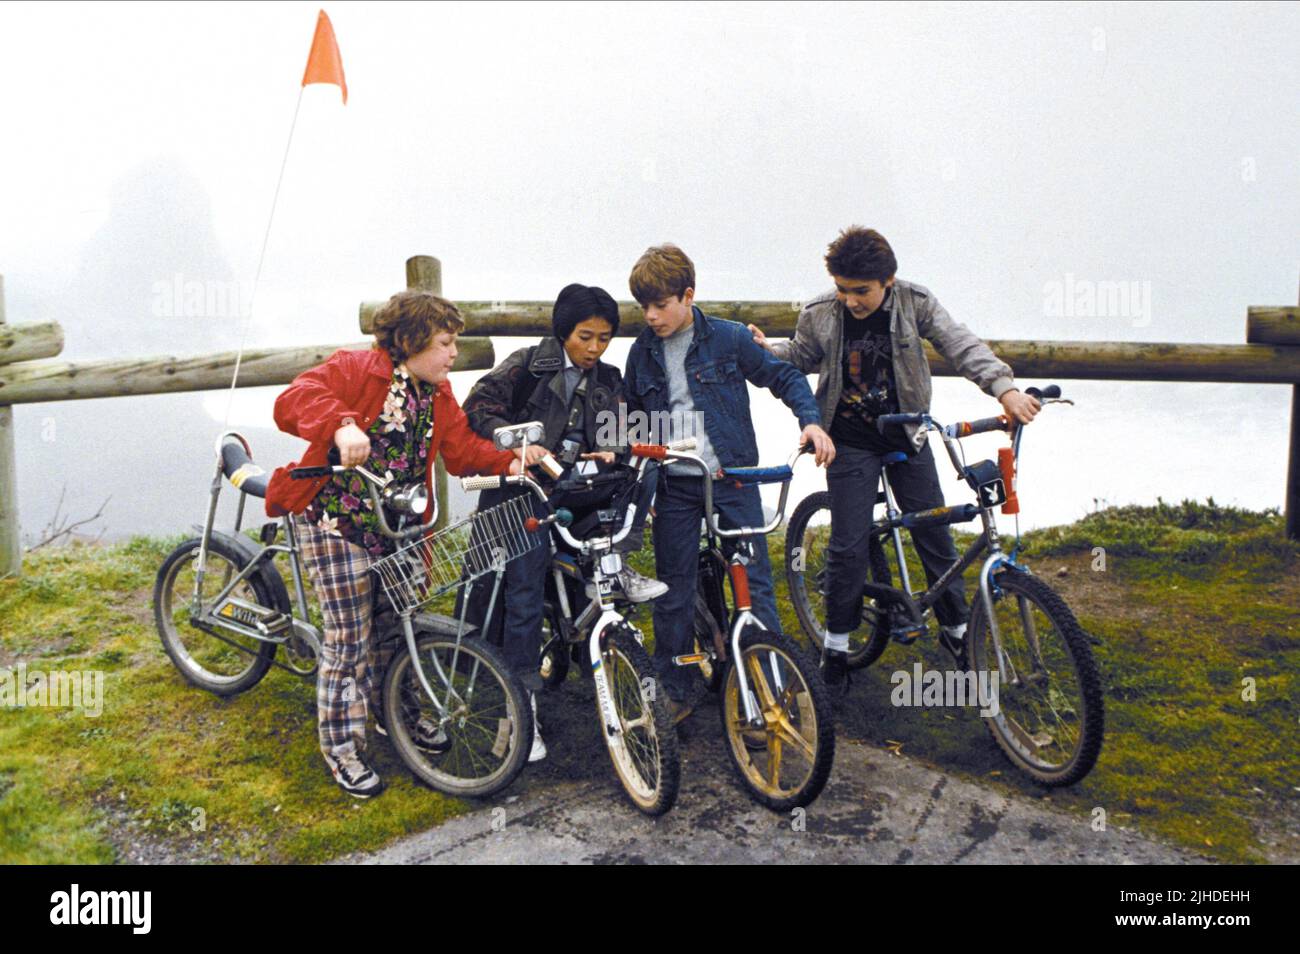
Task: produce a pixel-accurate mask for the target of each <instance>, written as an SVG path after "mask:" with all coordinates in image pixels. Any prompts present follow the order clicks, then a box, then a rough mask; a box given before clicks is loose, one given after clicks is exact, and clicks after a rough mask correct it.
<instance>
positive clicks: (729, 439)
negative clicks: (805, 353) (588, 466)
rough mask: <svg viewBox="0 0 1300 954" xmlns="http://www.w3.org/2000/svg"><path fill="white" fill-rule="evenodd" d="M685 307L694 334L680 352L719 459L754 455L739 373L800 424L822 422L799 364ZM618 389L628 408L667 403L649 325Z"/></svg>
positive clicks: (658, 347)
mask: <svg viewBox="0 0 1300 954" xmlns="http://www.w3.org/2000/svg"><path fill="white" fill-rule="evenodd" d="M691 310H692V312H693V313H694V317H695V338H694V340H693V341H692V342H691V346H690V348H689V349H688V350H687V352H686V372H687V380H688V382H689V383H690V388H691V398H692V399H693V400H694V401H695V408H696V410H697V411H702V412H703V414H704V431H705V433H706V434H708V436H709V442H710V443H711V444H712V445H713V450H714V453H716V454H717V455H718V462H719V463H721V464H722V466H723V467H749V466H753V465H755V464H757V463H759V460H758V443H757V441H756V440H755V438H754V423H753V421H752V420H751V419H750V415H749V391H748V389H747V388H746V387H745V382H746V381H749V382H750V383H752V384H754V385H756V386H758V387H761V388H767V389H768V390H769V391H771V392H772V393H773V394H775V395H776V396H777V397H779V398H780V399H781V400H782V401H784V402H785V404H786V406H787V407H789V408H790V410H792V411H793V412H794V413H795V416H796V417H797V418H798V419H799V429H800V430H802V429H803V428H805V427H807V426H808V425H809V424H817V425H820V424H821V414H820V413H819V411H818V409H817V401H816V399H815V398H814V397H813V393H812V389H811V388H809V387H808V380H807V379H806V378H805V377H804V376H803V374H802V373H801V372H800V371H799V369H798V368H796V367H795V366H794V365H792V364H790V363H789V362H786V361H782V360H780V359H779V358H775V357H773V356H772V355H771V354H770V353H769V352H768V351H767V350H766V349H765V348H762V347H760V346H759V345H757V344H755V343H754V338H753V336H752V335H751V334H750V333H749V330H748V329H747V328H746V327H745V326H744V325H742V324H739V323H737V322H734V321H726V320H724V319H722V318H714V317H713V316H711V315H706V314H704V312H702V311H700V309H698V308H696V307H694V306H692V308H691ZM623 394H624V396H625V397H626V400H627V407H628V410H629V412H630V411H640V412H643V413H645V414H654V413H656V412H660V413H667V412H668V411H669V406H668V372H667V371H666V370H665V368H664V345H663V341H662V340H660V338H659V337H658V335H656V334H655V333H654V332H653V331H651V330H650V329H649V328H645V329H643V330H642V331H641V334H639V335H637V339H636V341H634V342H633V343H632V349H631V350H630V351H629V352H628V355H627V370H626V372H625V373H624V376H623Z"/></svg>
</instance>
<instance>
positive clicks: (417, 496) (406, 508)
mask: <svg viewBox="0 0 1300 954" xmlns="http://www.w3.org/2000/svg"><path fill="white" fill-rule="evenodd" d="M384 503H385V504H387V505H388V506H389V507H390V508H391V509H392V510H394V511H396V512H397V513H409V514H414V515H415V516H417V517H419V516H423V514H424V512H425V511H426V510H428V509H429V488H427V487H426V486H425V485H424V484H411V485H410V486H407V487H403V488H401V489H400V490H388V491H385V493H384Z"/></svg>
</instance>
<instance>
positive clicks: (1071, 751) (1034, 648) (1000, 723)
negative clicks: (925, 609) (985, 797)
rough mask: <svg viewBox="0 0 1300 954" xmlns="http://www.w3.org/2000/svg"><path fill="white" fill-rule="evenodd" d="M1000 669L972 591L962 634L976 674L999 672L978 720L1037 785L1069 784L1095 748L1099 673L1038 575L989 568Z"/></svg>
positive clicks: (1088, 764)
mask: <svg viewBox="0 0 1300 954" xmlns="http://www.w3.org/2000/svg"><path fill="white" fill-rule="evenodd" d="M992 583H993V586H994V596H993V603H994V612H995V613H996V614H997V621H998V633H999V636H1000V637H1001V642H1002V668H1001V670H999V669H998V666H997V663H996V661H995V660H994V652H993V640H992V637H991V636H990V634H989V623H988V613H987V611H986V610H985V608H984V602H983V600H981V599H980V598H979V595H978V594H977V595H976V597H975V600H974V602H973V604H972V606H971V620H970V627H969V635H968V637H967V641H968V645H969V647H970V652H971V656H970V659H971V665H972V668H973V669H974V670H975V672H976V673H977V674H982V673H984V672H989V673H990V681H991V679H992V675H993V674H998V682H997V684H996V685H997V693H996V698H997V705H996V707H990V708H996V710H997V712H996V714H994V715H991V716H986V717H985V719H984V724H985V725H986V726H987V727H988V729H989V732H990V733H991V734H992V735H993V738H994V740H995V741H996V742H997V744H998V745H999V746H1000V747H1001V749H1002V751H1003V752H1005V753H1006V755H1007V757H1008V758H1009V759H1010V760H1011V762H1012V763H1013V764H1014V765H1015V766H1016V767H1017V768H1019V769H1020V770H1021V771H1023V772H1025V773H1026V774H1027V775H1029V776H1030V777H1031V778H1034V779H1035V780H1037V781H1039V782H1041V783H1043V784H1044V785H1052V786H1059V785H1071V784H1073V783H1074V782H1077V781H1079V779H1081V778H1083V777H1084V776H1085V775H1087V774H1088V773H1089V772H1090V771H1091V770H1092V767H1093V766H1094V765H1095V764H1096V763H1097V756H1098V754H1099V753H1100V752H1101V743H1102V736H1103V733H1104V723H1105V714H1104V712H1103V704H1102V694H1101V676H1100V675H1099V673H1098V671H1097V663H1096V661H1095V660H1094V659H1093V656H1092V650H1091V649H1090V648H1089V646H1088V634H1087V633H1085V632H1084V631H1083V628H1082V627H1081V626H1080V625H1079V623H1078V620H1076V619H1075V617H1074V613H1072V612H1071V611H1070V608H1069V607H1068V606H1066V604H1065V601H1064V600H1062V599H1061V597H1060V596H1058V595H1057V594H1056V592H1055V591H1054V590H1053V589H1052V588H1051V587H1049V586H1048V585H1047V584H1046V583H1044V582H1043V581H1042V580H1040V579H1038V578H1037V577H1034V576H1030V575H1029V574H1027V573H1024V572H1021V571H1020V570H1016V569H1012V568H1006V569H1003V570H1001V571H999V572H998V573H995V574H994V575H993V579H992Z"/></svg>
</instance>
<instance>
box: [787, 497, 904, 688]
mask: <svg viewBox="0 0 1300 954" xmlns="http://www.w3.org/2000/svg"><path fill="white" fill-rule="evenodd" d="M830 520H831V495H830V492H829V491H825V490H822V491H819V492H817V493H815V494H809V495H808V496H807V497H805V498H804V499H803V500H801V501H800V502H799V506H798V507H796V508H795V511H794V514H793V515H791V517H790V524H789V526H788V527H787V528H786V532H785V551H786V552H785V579H786V583H787V584H788V585H789V588H790V602H791V603H793V604H794V612H795V615H796V616H797V617H798V618H799V626H800V628H801V629H802V630H803V633H804V636H805V641H806V642H807V643H808V645H810V646H811V647H812V648H813V649H814V650H816V651H817V652H821V650H822V641H823V640H824V639H825V633H826V617H825V614H824V607H825V600H826V550H827V547H829V545H830V538H831V525H830ZM880 539H881V538H880V536H877V537H876V540H875V541H873V550H874V551H875V552H874V554H873V558H872V565H871V579H872V580H874V581H875V582H877V583H880V584H883V585H886V586H887V585H889V584H890V582H891V574H890V572H889V563H888V559H887V557H886V556H885V553H884V550H883V547H881V546H880ZM888 645H889V614H888V612H887V611H886V608H885V607H884V606H883V605H882V604H880V603H878V602H877V601H875V600H871V599H864V601H863V605H862V623H861V625H860V626H859V627H858V629H857V631H856V632H854V633H853V634H852V635H850V636H849V652H848V666H849V668H850V669H864V668H866V667H867V666H870V665H871V664H872V663H873V662H875V661H876V660H877V659H879V658H880V654H881V653H883V652H884V651H885V647H886V646H888Z"/></svg>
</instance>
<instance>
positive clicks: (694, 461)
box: [666, 444, 813, 537]
mask: <svg viewBox="0 0 1300 954" xmlns="http://www.w3.org/2000/svg"><path fill="white" fill-rule="evenodd" d="M812 450H813V447H812V445H811V444H804V445H803V446H802V447H800V448H799V449H798V450H796V451H795V452H794V453H793V454H791V455H790V458H789V460H787V461H786V467H787V468H788V469H789V470H791V471H793V470H794V465H795V464H796V463H798V461H799V458H800V457H802V456H803V455H804V454H809V453H812ZM666 459H668V460H674V461H681V462H682V463H684V464H690V465H691V466H692V467H695V468H696V469H697V470H699V472H700V475H701V477H702V478H703V480H704V513H705V517H706V519H707V520H708V523H709V529H710V530H712V531H713V532H714V533H715V534H717V535H718V536H719V537H745V536H752V535H759V534H762V535H767V534H769V533H771V532H772V531H773V530H775V529H776V528H777V527H779V526H780V525H781V521H782V520H784V519H785V503H786V499H787V498H788V497H789V496H790V480H791V477H792V476H793V474H792V475H791V477H787V478H786V479H785V480H783V481H781V497H780V499H779V500H778V501H777V505H776V515H775V516H774V517H773V518H772V521H771V522H770V523H768V524H767V525H766V526H763V527H736V528H735V529H732V530H726V529H723V528H722V527H721V526H719V525H718V514H717V512H716V511H715V510H714V509H713V473H712V471H710V470H709V465H708V464H706V463H704V461H703V460H702V459H701V458H700V457H699V456H697V455H695V454H689V453H684V452H681V451H669V452H668V454H667V455H666ZM723 479H725V474H724V475H723Z"/></svg>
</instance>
